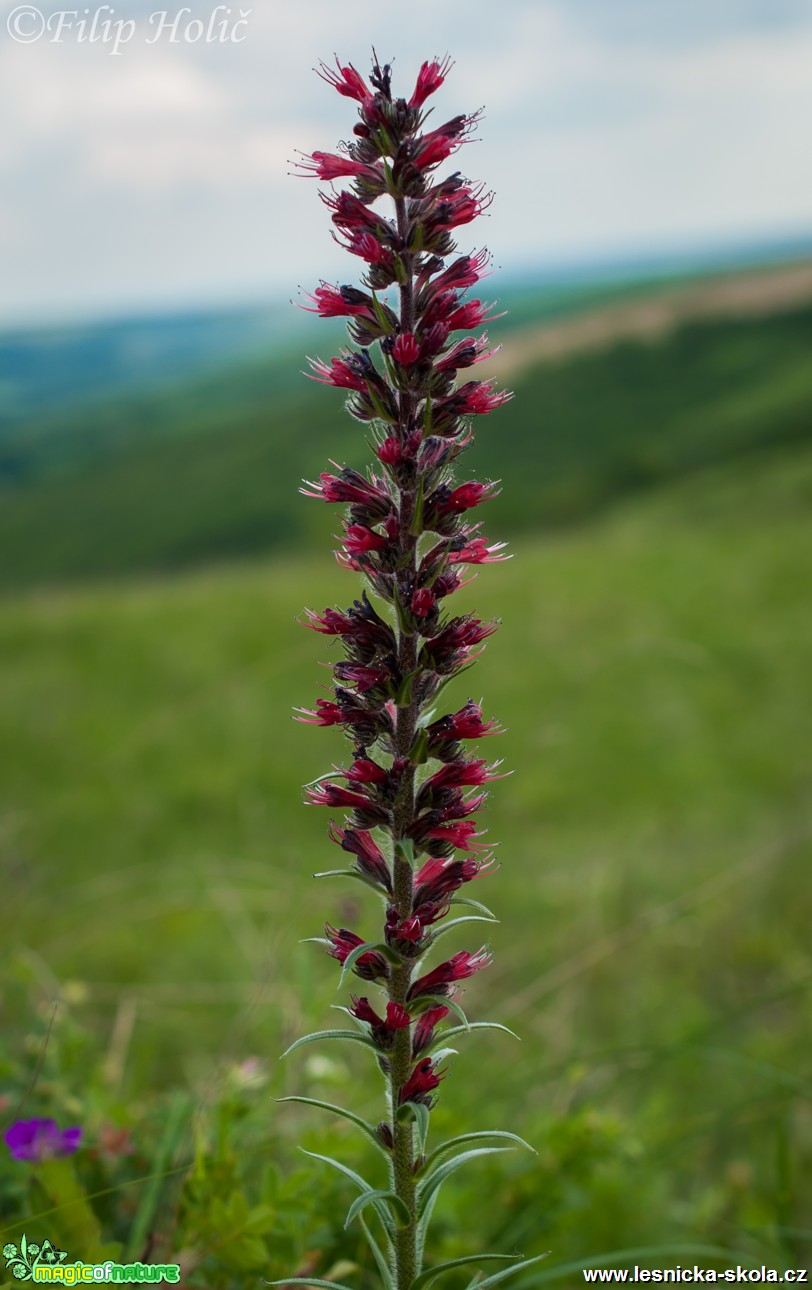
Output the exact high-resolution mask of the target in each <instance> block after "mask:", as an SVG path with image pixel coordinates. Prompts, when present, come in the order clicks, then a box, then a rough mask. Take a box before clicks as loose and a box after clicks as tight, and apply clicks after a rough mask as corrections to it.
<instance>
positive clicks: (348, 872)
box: [308, 869, 385, 945]
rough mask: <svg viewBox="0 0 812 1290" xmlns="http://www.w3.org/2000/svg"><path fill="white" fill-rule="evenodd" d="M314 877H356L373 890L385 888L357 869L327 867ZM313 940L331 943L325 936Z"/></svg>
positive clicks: (382, 890) (322, 943) (320, 943)
mask: <svg viewBox="0 0 812 1290" xmlns="http://www.w3.org/2000/svg"><path fill="white" fill-rule="evenodd" d="M313 877H314V878H354V879H355V880H356V882H362V883H363V884H364V886H365V887H371V888H372V890H373V891H378V892H382V893H384V894H385V892H384V888H383V887H382V886H381V884H380V883H379V882H376V881H375V879H374V878H368V877H367V875H366V874H365V873H359V872H358V870H357V869H325V870H324V872H323V873H314V874H313ZM308 939H309V940H311V941H316V942H317V943H318V944H319V945H329V944H330V942H329V941H328V940H326V939H325V937H323V936H311V937H308Z"/></svg>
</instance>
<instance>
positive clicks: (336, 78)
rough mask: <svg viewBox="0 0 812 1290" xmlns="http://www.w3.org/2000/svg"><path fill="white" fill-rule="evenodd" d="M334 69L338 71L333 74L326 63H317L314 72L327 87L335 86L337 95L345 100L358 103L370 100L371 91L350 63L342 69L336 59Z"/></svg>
mask: <svg viewBox="0 0 812 1290" xmlns="http://www.w3.org/2000/svg"><path fill="white" fill-rule="evenodd" d="M336 67H337V68H338V70H337V71H335V72H334V71H333V69H332V67H328V66H327V64H326V63H319V65H318V67H317V68H316V72H317V74H318V75H319V76H320V77H321V79H322V80H323V81H326V82H327V84H328V85H333V86H335V88H336V89H337V90H338V92H339V94H343V95H344V97H345V98H348V99H357V100H358V102H359V103H363V102H365V100H366V99H370V98H372V92H371V90H369V89H368V88H367V85H366V82H365V81H364V78H363V76H360V75H359V73H358V72H356V70H355V68H354V67H353V65H352V63H349V64H348V65H347V66H346V67H342V66H341V64H340V63H339V61H338V59H336Z"/></svg>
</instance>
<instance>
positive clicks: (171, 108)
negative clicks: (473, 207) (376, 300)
mask: <svg viewBox="0 0 812 1290" xmlns="http://www.w3.org/2000/svg"><path fill="white" fill-rule="evenodd" d="M248 2H249V3H251V0H248ZM62 3H64V0H48V2H47V3H45V2H44V0H36V3H34V4H22V5H21V4H20V3H19V0H0V320H2V321H3V322H4V323H5V324H14V323H16V322H28V321H36V320H40V319H42V320H45V319H64V320H70V319H72V318H84V317H92V316H94V315H105V314H109V315H112V314H116V313H126V312H133V311H140V310H148V309H153V308H155V309H175V308H186V307H196V306H198V305H201V306H208V305H221V304H235V305H238V304H240V303H243V302H248V303H258V304H268V305H270V306H274V305H279V304H281V303H282V302H283V301H285V300H287V299H288V297H289V296H290V295H291V293H294V292H295V291H296V289H297V286H298V285H301V286H302V287H304V288H306V289H312V287H313V286H315V285H316V284H317V282H318V281H319V279H321V278H325V279H327V280H330V281H345V280H351V279H352V276H353V274H354V273H355V272H356V271H357V267H358V266H357V265H356V264H355V263H354V262H353V261H351V260H350V258H349V257H347V256H346V255H342V253H341V252H340V251H339V250H338V248H337V247H336V246H335V244H334V243H333V241H332V240H331V237H330V231H329V230H330V226H329V220H328V218H327V212H326V210H325V208H324V207H323V205H322V204H321V202H319V200H318V197H317V185H316V184H315V182H313V181H310V180H307V179H302V178H297V177H292V176H291V175H290V174H289V172H290V170H291V166H290V159H291V158H295V155H296V151H297V149H298V150H301V151H303V152H310V151H312V150H313V149H316V148H321V149H323V150H325V151H332V150H334V148H335V145H336V143H337V142H338V140H339V139H342V138H348V137H349V136H350V134H351V130H352V125H353V123H354V121H355V108H356V105H355V104H354V103H353V102H352V101H351V100H349V99H345V98H341V97H340V96H339V95H338V94H336V93H335V91H334V90H332V89H331V88H330V87H329V86H328V85H326V84H324V83H323V82H322V81H321V80H319V78H318V77H317V76H315V75H314V74H313V71H312V69H313V68H314V66H315V65H316V64H317V62H318V61H319V59H322V58H323V59H325V60H331V59H332V58H333V56H334V55H335V54H338V55H340V57H341V60H342V62H352V63H354V64H355V65H356V66H357V67H358V69H359V71H361V72H362V73H364V72H366V71H367V70H368V67H369V63H370V50H371V47H373V46H374V47H375V49H376V51H377V53H378V55H379V57H380V58H381V61H392V63H393V68H394V84H395V90H396V92H399V91H400V92H402V93H403V94H404V95H405V96H408V95H409V94H410V93H411V90H412V87H413V83H414V78H415V75H416V73H417V70H418V68H419V66H420V63H421V61H422V60H423V59H424V58H431V57H433V56H434V55H443V54H446V53H448V54H450V55H451V57H452V58H453V59H454V67H453V70H452V72H451V74H450V76H449V78H448V80H447V82H446V84H445V85H444V86H443V88H442V90H441V91H440V92H439V94H438V95H437V96H436V100H435V101H436V113H435V117H434V122H436V123H438V124H439V123H440V122H442V121H443V120H446V119H448V118H449V117H451V116H454V115H456V114H457V113H458V112H461V111H462V112H465V111H472V110H474V109H476V108H479V107H480V106H484V109H485V111H484V115H483V118H482V122H481V125H480V128H479V135H480V139H479V140H478V141H477V142H472V143H470V144H467V145H466V146H465V148H464V149H463V150H462V152H461V153H459V154H457V158H456V160H455V165H456V167H458V168H460V169H461V170H462V171H463V172H464V173H465V174H466V175H468V176H470V177H471V178H472V179H477V180H480V179H481V180H484V181H485V183H486V185H487V187H488V188H490V189H493V190H494V192H495V199H494V203H493V206H492V208H491V211H490V214H489V217H488V219H487V220H482V221H480V224H479V225H477V226H476V228H475V229H473V230H471V246H474V245H481V244H482V243H483V242H485V243H486V244H487V245H488V246H489V247H490V249H491V251H492V253H493V256H494V260H495V263H496V265H497V266H501V267H502V268H503V269H504V270H505V271H506V272H510V273H511V274H513V275H514V276H515V275H516V274H518V273H520V272H522V271H523V270H529V269H536V268H546V267H550V266H553V267H554V266H555V265H557V264H568V263H577V262H579V261H583V260H590V259H595V258H602V257H603V258H607V259H611V258H612V257H613V256H623V257H628V256H630V255H632V256H633V255H635V254H646V253H649V252H654V253H656V252H658V251H668V250H669V249H672V248H682V247H689V246H692V245H694V246H697V247H700V246H702V245H703V244H708V243H713V244H725V243H727V242H730V243H735V242H741V241H748V240H760V239H762V238H765V239H766V238H771V237H780V236H783V235H785V234H786V235H792V234H801V235H803V234H805V233H810V232H812V158H810V150H809V129H810V124H811V123H812V3H810V2H809V0H803V2H802V3H801V2H796V0H498V3H495V2H494V0H490V3H486V2H485V0H466V3H465V4H460V3H459V0H454V2H453V3H450V2H449V0H408V3H405V4H391V5H385V6H384V5H382V4H381V3H380V0H298V2H297V3H294V0H253V3H254V7H253V8H249V7H248V5H246V6H245V7H244V8H242V9H240V8H239V7H238V6H237V5H236V4H235V5H232V6H226V5H222V6H219V7H218V6H216V5H214V4H212V3H209V2H208V0H207V2H206V3H203V0H189V4H187V5H181V4H176V5H174V7H168V8H166V9H161V8H160V7H159V4H161V3H162V4H168V3H169V0H117V2H116V3H114V5H112V6H105V5H98V6H97V5H94V4H93V0H88V2H87V7H85V6H84V5H83V6H82V7H81V8H79V9H77V10H67V9H61V8H60V4H62ZM60 15H61V17H60ZM82 20H84V22H85V25H84V27H82V26H80V25H79V24H80V23H81V21H82ZM94 22H95V26H91V24H93V23H94ZM105 23H107V24H108V25H107V26H105ZM116 24H122V25H120V26H116ZM123 24H127V25H126V26H125V25H123ZM223 24H225V25H223ZM91 35H92V36H94V39H93V40H91V39H89V37H90V36H91ZM219 37H225V39H219ZM125 41H126V43H125ZM462 249H471V248H470V247H468V246H463V247H462Z"/></svg>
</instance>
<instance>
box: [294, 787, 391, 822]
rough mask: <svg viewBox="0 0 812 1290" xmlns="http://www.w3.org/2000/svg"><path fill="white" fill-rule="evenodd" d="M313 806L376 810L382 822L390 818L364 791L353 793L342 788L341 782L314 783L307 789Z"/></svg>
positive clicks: (366, 811)
mask: <svg viewBox="0 0 812 1290" xmlns="http://www.w3.org/2000/svg"><path fill="white" fill-rule="evenodd" d="M305 792H306V793H307V796H308V799H309V803H310V805H311V806H342V807H346V808H347V809H348V810H353V809H355V810H359V811H363V812H364V813H365V814H369V813H370V810H374V812H375V814H376V815H377V816H379V817H380V821H381V823H384V822H385V821H386V820H387V819H388V814H387V812H386V811H383V810H381V809H380V808H379V807H376V806H375V805H374V803H371V802H370V800H369V798H368V797H365V796H364V794H363V793H353V792H351V791H350V789H348V788H342V787H341V786H340V785H339V784H330V783H323V784H314V785H312V786H308V788H306V789H305Z"/></svg>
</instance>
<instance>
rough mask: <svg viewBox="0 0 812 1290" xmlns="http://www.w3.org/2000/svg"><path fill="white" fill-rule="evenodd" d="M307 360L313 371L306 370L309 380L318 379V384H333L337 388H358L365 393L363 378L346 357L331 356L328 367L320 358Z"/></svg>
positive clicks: (365, 387) (365, 384)
mask: <svg viewBox="0 0 812 1290" xmlns="http://www.w3.org/2000/svg"><path fill="white" fill-rule="evenodd" d="M307 361H308V363H309V364H310V366H311V367H312V368H313V373H312V374H311V373H310V372H306V373H305V375H306V376H307V377H309V379H310V380H311V381H318V382H319V384H320V385H335V386H337V387H338V388H339V389H343V390H360V391H362V392H363V393H366V389H367V383H366V381H365V379H364V378H363V376H361V375H360V373H359V372H358V371H356V370H355V368H353V366H352V364H351V363H349V362H348V361H347V359H346V358H331V359H330V365H329V367H328V366H327V364H326V363H324V362H322V360H321V359H320V358H308V360H307Z"/></svg>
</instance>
